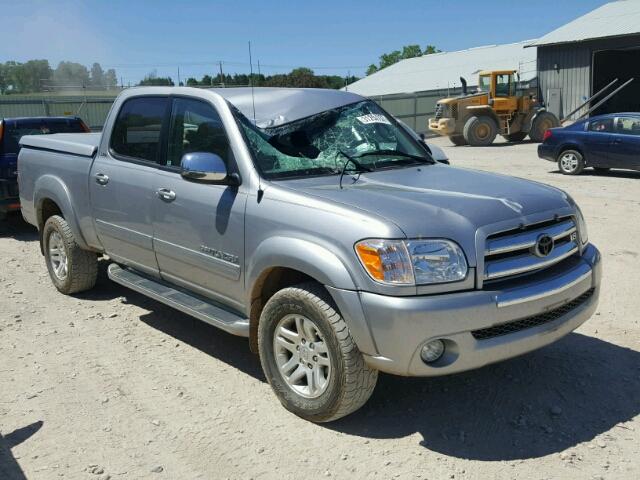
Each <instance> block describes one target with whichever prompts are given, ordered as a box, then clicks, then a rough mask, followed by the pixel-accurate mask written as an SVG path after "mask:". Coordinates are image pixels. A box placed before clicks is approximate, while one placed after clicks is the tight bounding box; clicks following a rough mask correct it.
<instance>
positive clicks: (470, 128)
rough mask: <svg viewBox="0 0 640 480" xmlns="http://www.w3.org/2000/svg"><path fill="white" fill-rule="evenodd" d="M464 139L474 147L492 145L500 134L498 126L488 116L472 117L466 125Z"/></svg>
mask: <svg viewBox="0 0 640 480" xmlns="http://www.w3.org/2000/svg"><path fill="white" fill-rule="evenodd" d="M463 134H464V139H465V140H466V141H467V143H468V144H469V145H471V146H472V147H486V146H487V145H491V144H492V143H493V141H494V140H495V139H496V135H497V134H498V125H496V122H495V120H493V118H491V117H488V116H486V115H482V116H479V117H470V118H469V119H468V120H467V122H466V123H465V124H464V129H463Z"/></svg>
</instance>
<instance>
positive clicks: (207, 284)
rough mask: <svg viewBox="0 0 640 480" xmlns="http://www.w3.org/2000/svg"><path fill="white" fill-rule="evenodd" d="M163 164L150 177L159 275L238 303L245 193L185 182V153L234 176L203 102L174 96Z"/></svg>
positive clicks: (214, 118) (212, 113) (218, 126)
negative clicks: (200, 155)
mask: <svg viewBox="0 0 640 480" xmlns="http://www.w3.org/2000/svg"><path fill="white" fill-rule="evenodd" d="M170 118H171V120H170V123H169V124H170V127H169V130H168V146H167V161H166V166H165V168H163V169H162V171H160V172H159V173H158V175H157V176H156V178H155V184H154V188H155V190H156V192H157V193H158V195H157V196H156V197H155V198H154V200H153V205H154V207H153V215H154V222H153V224H154V247H155V252H156V257H157V259H158V265H159V268H160V274H161V276H162V277H163V278H164V279H166V280H168V281H170V282H172V283H175V284H177V285H181V286H184V287H186V288H188V289H190V290H194V291H197V292H199V293H200V294H202V295H205V296H208V297H210V298H213V299H215V300H219V301H221V302H223V303H226V304H228V305H229V304H230V305H234V304H235V305H241V304H242V303H241V302H242V299H243V285H242V279H241V273H242V263H243V261H244V211H245V205H246V201H247V199H246V193H242V192H240V191H239V189H238V187H236V186H228V185H212V184H205V183H197V182H194V181H191V180H186V179H184V178H183V177H182V176H181V175H180V161H181V158H182V156H183V155H184V154H185V153H189V152H210V153H215V154H217V155H219V156H220V157H221V158H222V159H223V160H225V162H226V164H227V170H228V171H229V172H230V173H231V172H237V168H236V165H235V161H234V157H233V154H232V151H231V146H230V144H229V140H228V138H227V135H226V132H225V128H224V125H223V123H222V121H221V119H220V116H219V115H218V112H217V111H216V109H215V108H214V107H213V105H211V104H210V103H209V102H206V101H204V100H197V99H193V98H182V97H175V98H174V99H173V100H172V111H171V116H170Z"/></svg>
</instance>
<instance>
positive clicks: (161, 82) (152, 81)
mask: <svg viewBox="0 0 640 480" xmlns="http://www.w3.org/2000/svg"><path fill="white" fill-rule="evenodd" d="M138 85H140V86H147V87H148V86H160V87H173V86H174V85H175V84H174V83H173V80H171V77H158V74H157V72H156V71H155V70H154V71H152V72H149V73H148V74H147V75H146V76H145V77H144V78H143V79H142V80H140V83H138Z"/></svg>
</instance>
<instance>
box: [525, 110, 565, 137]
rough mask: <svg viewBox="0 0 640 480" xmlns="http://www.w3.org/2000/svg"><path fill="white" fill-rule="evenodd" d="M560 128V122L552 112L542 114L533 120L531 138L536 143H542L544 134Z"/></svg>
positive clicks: (530, 131)
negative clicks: (551, 129)
mask: <svg viewBox="0 0 640 480" xmlns="http://www.w3.org/2000/svg"><path fill="white" fill-rule="evenodd" d="M559 126H560V120H558V117H556V116H555V115H554V114H553V113H551V112H540V113H539V114H538V115H536V117H535V118H534V119H533V124H532V125H531V130H529V138H530V139H531V140H533V141H534V142H538V143H540V142H542V139H543V138H544V133H545V132H546V131H547V130H549V129H550V128H556V127H559Z"/></svg>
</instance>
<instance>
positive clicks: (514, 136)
mask: <svg viewBox="0 0 640 480" xmlns="http://www.w3.org/2000/svg"><path fill="white" fill-rule="evenodd" d="M526 136H527V132H516V133H510V134H508V135H503V137H504V139H505V140H506V141H507V142H521V141H523V140H524V139H525V137H526Z"/></svg>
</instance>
